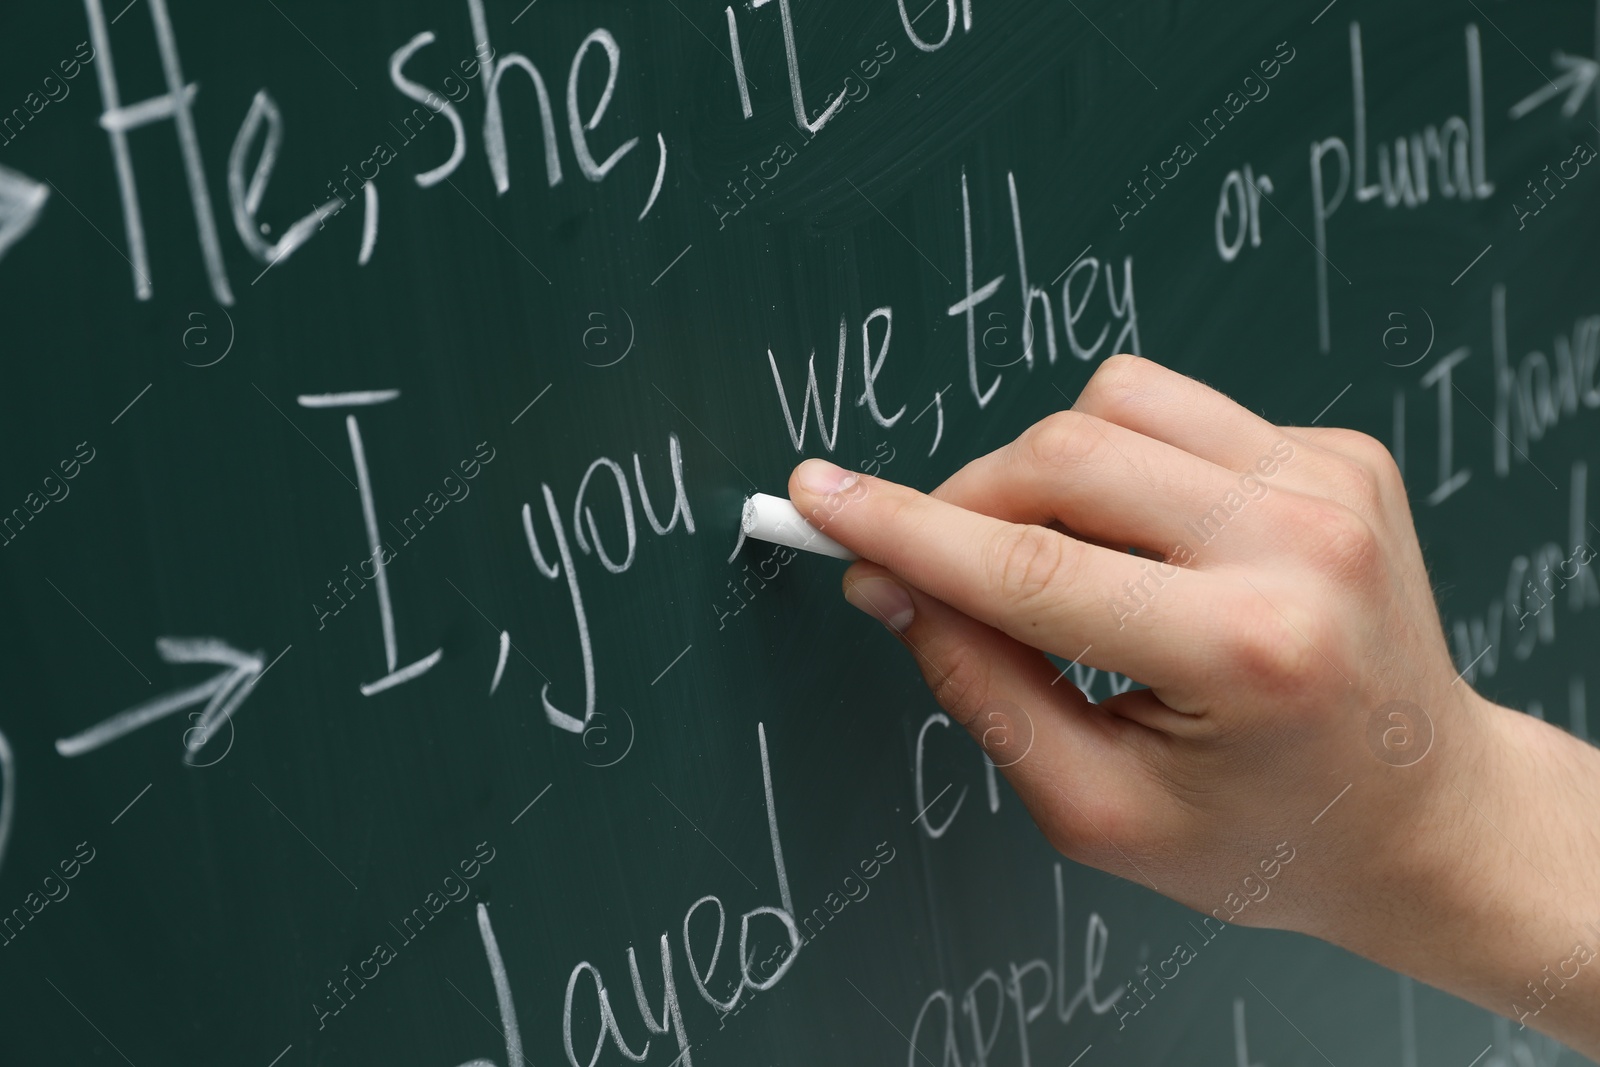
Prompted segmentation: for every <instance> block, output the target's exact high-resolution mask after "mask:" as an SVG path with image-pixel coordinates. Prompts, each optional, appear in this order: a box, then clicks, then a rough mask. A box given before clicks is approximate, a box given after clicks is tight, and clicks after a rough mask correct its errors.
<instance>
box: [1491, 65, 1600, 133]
mask: <svg viewBox="0 0 1600 1067" xmlns="http://www.w3.org/2000/svg"><path fill="white" fill-rule="evenodd" d="M1554 58H1555V62H1556V66H1558V67H1560V68H1561V70H1562V73H1561V74H1560V75H1558V76H1557V77H1556V78H1554V79H1552V80H1551V81H1550V84H1548V85H1545V86H1542V87H1540V88H1539V89H1538V90H1536V91H1534V92H1532V93H1529V94H1528V95H1527V96H1525V97H1523V98H1522V99H1521V100H1518V101H1517V102H1516V103H1515V104H1513V105H1511V117H1512V118H1514V119H1520V118H1521V117H1522V116H1524V115H1526V114H1527V113H1528V112H1530V111H1532V110H1533V109H1534V108H1536V107H1538V106H1539V105H1540V104H1542V103H1544V102H1545V101H1546V100H1550V99H1552V98H1554V97H1557V96H1560V95H1561V94H1562V93H1563V92H1565V93H1566V94H1567V102H1566V103H1565V104H1562V105H1561V113H1562V114H1563V115H1565V116H1566V117H1567V118H1571V117H1572V116H1573V115H1576V114H1577V113H1578V109H1579V108H1580V107H1582V106H1583V98H1584V97H1585V96H1588V95H1589V91H1590V90H1591V89H1593V88H1594V83H1595V79H1596V77H1600V63H1596V62H1595V61H1594V60H1592V59H1589V58H1587V57H1585V56H1569V55H1567V54H1566V53H1565V52H1557V53H1555V57H1554Z"/></svg>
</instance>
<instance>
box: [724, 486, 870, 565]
mask: <svg viewBox="0 0 1600 1067" xmlns="http://www.w3.org/2000/svg"><path fill="white" fill-rule="evenodd" d="M740 525H741V526H742V527H743V529H744V533H745V536H746V537H754V538H756V539H757V540H759V541H771V542H772V543H773V544H775V545H786V546H787V547H789V548H799V549H804V550H805V551H807V552H816V553H818V554H820V555H824V556H832V557H834V558H835V559H845V560H855V559H859V558H860V557H859V556H857V555H856V554H855V553H854V552H852V551H850V550H849V549H848V548H846V547H844V546H843V545H841V544H840V543H839V542H837V541H835V540H834V539H833V538H831V537H829V536H827V535H826V534H824V533H822V532H821V531H819V530H818V529H817V528H816V527H815V526H813V525H811V524H810V523H809V522H807V521H806V520H805V518H804V517H803V516H801V514H800V512H799V511H798V510H797V509H796V508H795V506H794V505H793V504H791V503H790V502H789V501H788V500H786V499H785V498H783V497H781V496H769V495H768V494H766V493H757V494H755V495H754V496H752V497H750V498H749V499H747V500H746V501H745V502H744V518H743V520H742V521H741V523H740Z"/></svg>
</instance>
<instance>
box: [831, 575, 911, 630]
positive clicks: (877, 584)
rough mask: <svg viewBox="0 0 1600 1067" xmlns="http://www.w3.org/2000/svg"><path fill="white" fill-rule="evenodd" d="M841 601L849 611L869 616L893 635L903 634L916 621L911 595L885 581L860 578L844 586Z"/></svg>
mask: <svg viewBox="0 0 1600 1067" xmlns="http://www.w3.org/2000/svg"><path fill="white" fill-rule="evenodd" d="M844 598H845V599H846V600H848V601H849V602H850V604H851V606H852V607H856V608H859V609H861V610H862V611H864V612H866V613H867V614H868V615H871V616H872V617H873V618H874V619H877V620H878V621H879V622H881V623H883V624H884V625H885V626H887V627H888V628H889V629H891V630H893V631H894V632H895V633H897V634H903V633H905V632H906V630H907V629H909V628H910V626H911V620H912V619H914V618H916V614H917V609H916V608H915V607H913V606H912V604H911V594H910V593H908V592H906V590H905V588H904V587H903V586H901V585H899V584H897V583H895V582H892V581H890V580H889V579H887V578H864V579H862V580H861V581H859V582H851V583H850V584H849V585H847V586H845V590H844Z"/></svg>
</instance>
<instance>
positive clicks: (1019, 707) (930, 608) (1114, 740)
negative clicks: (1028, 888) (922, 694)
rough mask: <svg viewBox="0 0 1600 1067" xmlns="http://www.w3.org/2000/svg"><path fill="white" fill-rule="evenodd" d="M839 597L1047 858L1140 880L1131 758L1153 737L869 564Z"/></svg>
mask: <svg viewBox="0 0 1600 1067" xmlns="http://www.w3.org/2000/svg"><path fill="white" fill-rule="evenodd" d="M844 596H845V599H846V600H847V601H848V602H849V603H850V604H851V605H853V606H854V607H856V608H858V609H860V610H861V611H863V612H865V613H866V614H868V615H870V616H872V617H873V618H875V619H877V620H878V621H879V622H881V623H883V624H884V625H885V626H886V627H888V629H889V630H890V632H891V633H893V634H894V635H895V636H896V637H897V638H898V639H899V640H900V642H901V643H902V644H903V645H904V646H905V647H906V649H907V650H908V651H909V652H910V653H911V654H912V657H913V658H914V659H915V661H916V664H917V667H918V669H919V670H920V671H921V672H922V678H923V681H924V682H926V683H927V685H928V688H929V689H930V690H931V691H932V692H933V696H934V698H935V699H936V700H937V701H938V703H939V706H940V707H941V708H943V709H944V710H945V712H946V713H947V714H948V715H949V716H950V718H952V719H954V720H955V721H956V722H958V723H960V724H961V725H962V726H964V727H966V729H967V731H968V733H970V734H971V735H972V738H973V740H975V741H976V742H977V743H978V745H979V747H981V748H982V749H983V750H984V753H985V754H986V755H987V756H988V758H989V760H990V761H991V762H992V763H994V765H995V766H996V767H997V768H998V769H999V770H1000V771H1001V773H1003V774H1004V775H1005V776H1006V779H1007V781H1009V782H1010V783H1011V786H1012V788H1013V789H1015V790H1016V792H1017V795H1018V796H1019V797H1020V798H1021V800H1022V802H1023V804H1024V805H1025V806H1026V807H1027V809H1028V812H1029V814H1031V815H1032V816H1033V819H1034V822H1036V823H1037V824H1038V825H1039V828H1040V830H1042V831H1043V832H1044V834H1045V837H1046V838H1047V839H1048V840H1049V841H1050V842H1051V843H1052V844H1053V845H1055V847H1056V848H1057V849H1059V850H1060V851H1062V852H1063V853H1065V854H1066V855H1068V856H1070V857H1072V858H1073V859H1075V860H1079V861H1080V862H1084V863H1089V864H1091V865H1093V866H1095V867H1099V868H1100V869H1102V870H1108V871H1112V872H1114V873H1117V874H1121V875H1123V876H1124V877H1127V878H1129V879H1135V878H1139V875H1138V874H1137V865H1136V864H1135V863H1134V862H1133V859H1131V858H1130V857H1129V856H1128V853H1129V852H1135V853H1136V852H1137V851H1138V850H1139V840H1138V839H1139V838H1141V837H1143V836H1144V834H1142V833H1141V832H1140V830H1139V827H1140V825H1141V824H1143V823H1145V822H1147V821H1148V820H1147V818H1146V817H1145V816H1147V815H1148V814H1150V813H1149V812H1148V811H1142V810H1141V808H1144V807H1148V806H1149V805H1150V803H1151V801H1150V798H1151V797H1153V796H1155V795H1156V794H1157V793H1158V792H1159V791H1158V790H1155V789H1150V788H1148V785H1149V783H1148V773H1147V771H1146V768H1147V767H1149V766H1150V763H1149V762H1148V761H1147V760H1145V759H1144V758H1142V757H1143V756H1144V755H1145V754H1146V752H1147V750H1148V749H1149V748H1151V747H1152V746H1156V745H1160V744H1162V743H1163V738H1162V737H1161V735H1159V734H1158V733H1157V732H1156V731H1154V730H1151V729H1149V728H1147V727H1144V726H1141V725H1139V724H1138V723H1135V722H1132V721H1130V720H1127V719H1124V718H1121V717H1119V716H1117V715H1114V714H1111V713H1109V712H1107V711H1105V710H1104V709H1102V708H1099V707H1097V706H1096V705H1094V704H1092V703H1090V701H1089V700H1088V698H1086V697H1085V696H1084V695H1083V693H1082V692H1081V691H1080V690H1079V689H1078V687H1077V686H1076V685H1074V684H1073V683H1072V681H1071V680H1070V679H1068V678H1066V677H1065V674H1066V672H1065V671H1061V672H1058V671H1057V670H1056V668H1055V667H1054V666H1053V665H1052V664H1051V663H1050V661H1049V660H1048V659H1046V658H1045V657H1044V655H1043V654H1042V653H1040V652H1039V651H1038V650H1037V649H1034V648H1030V647H1029V646H1027V645H1025V644H1023V643H1022V642H1020V641H1018V640H1016V639H1015V638H1012V637H1010V636H1008V635H1006V634H1004V633H1001V632H1000V631H999V630H996V629H994V628H993V627H990V626H987V625H985V624H984V623H981V622H979V621H978V620H976V619H974V618H972V617H971V616H968V615H965V614H962V613H961V612H959V611H957V610H956V609H954V608H952V607H950V606H949V605H948V604H945V603H943V602H942V601H940V600H938V599H936V598H934V597H932V596H929V595H928V594H927V593H924V592H922V591H921V590H919V589H916V588H913V587H911V586H909V585H907V584H905V583H903V582H902V581H900V580H899V579H898V578H897V577H895V576H894V575H893V574H892V573H891V572H889V571H888V570H886V569H885V568H883V567H881V566H879V565H877V564H875V563H868V562H861V563H857V564H855V565H854V566H852V567H851V568H850V569H849V570H848V571H846V572H845V576H844ZM1139 880H1141V881H1143V880H1145V879H1142V878H1139Z"/></svg>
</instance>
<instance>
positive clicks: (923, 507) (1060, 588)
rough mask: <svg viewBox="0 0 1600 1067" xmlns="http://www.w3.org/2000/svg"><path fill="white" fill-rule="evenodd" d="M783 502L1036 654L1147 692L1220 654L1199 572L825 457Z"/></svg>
mask: <svg viewBox="0 0 1600 1067" xmlns="http://www.w3.org/2000/svg"><path fill="white" fill-rule="evenodd" d="M789 495H790V498H791V499H792V500H793V502H794V505H795V507H796V508H798V509H799V511H800V513H801V514H802V515H804V516H806V517H807V520H808V521H810V522H811V524H812V525H814V526H816V527H817V528H818V529H821V530H824V531H826V533H827V534H828V536H829V537H832V538H834V539H835V540H837V541H839V542H840V543H841V544H843V545H845V546H846V547H848V548H850V549H851V550H852V551H854V552H855V553H856V554H858V555H860V556H861V557H862V558H864V559H869V560H872V561H873V562H875V563H878V564H881V565H882V566H884V567H886V568H888V569H889V570H890V571H892V572H894V573H895V574H896V575H897V576H899V577H900V578H901V579H902V580H904V581H905V582H907V583H908V584H910V585H912V586H915V587H916V588H918V589H921V590H922V591H923V592H926V593H928V594H930V595H932V596H934V597H937V598H938V599H940V600H942V601H944V602H945V603H947V604H949V605H951V606H952V607H954V608H956V609H957V610H959V611H961V612H964V613H965V614H967V615H970V616H972V617H973V618H975V619H978V620H979V621H981V622H984V623H987V624H988V625H990V626H993V627H994V628H995V629H997V630H1000V631H1002V632H1004V633H1007V634H1010V635H1011V636H1012V637H1015V638H1016V639H1017V640H1019V641H1023V642H1026V643H1027V644H1029V645H1032V646H1033V647H1035V648H1041V649H1043V650H1045V651H1047V652H1053V653H1055V654H1056V655H1058V656H1062V657H1064V658H1071V659H1075V660H1077V661H1079V662H1082V663H1085V664H1087V665H1089V666H1093V667H1098V668H1100V669H1102V670H1113V671H1117V672H1119V673H1122V674H1126V675H1128V676H1130V677H1133V678H1137V679H1138V680H1139V681H1142V682H1144V683H1145V684H1147V685H1149V686H1151V687H1153V688H1161V687H1162V686H1163V685H1168V684H1172V683H1175V682H1177V681H1178V680H1179V679H1182V678H1184V677H1189V678H1193V677H1197V676H1200V675H1201V673H1202V671H1203V668H1204V666H1205V664H1206V663H1208V662H1211V661H1212V660H1213V659H1214V658H1215V657H1216V656H1217V655H1220V653H1221V650H1220V649H1219V648H1214V647H1212V645H1213V643H1214V641H1215V638H1214V637H1213V636H1212V635H1213V634H1214V633H1215V627H1210V626H1206V625H1205V624H1204V621H1205V619H1206V618H1208V617H1212V616H1214V614H1215V605H1216V603H1217V600H1218V599H1219V594H1220V590H1215V589H1212V588H1211V587H1212V586H1213V585H1214V584H1215V579H1213V578H1212V577H1210V576H1209V575H1207V574H1205V573H1203V572H1200V571H1192V570H1186V569H1184V568H1182V567H1177V566H1173V565H1171V564H1166V563H1162V562H1160V561H1156V560H1149V559H1144V558H1142V557H1140V556H1135V555H1132V554H1130V553H1127V552H1119V551H1115V550H1113V549H1109V548H1102V547H1100V546H1098V545H1092V544H1088V543H1086V542H1083V541H1079V540H1076V539H1074V538H1072V537H1068V536H1067V535H1065V534H1061V533H1057V532H1056V531H1054V530H1050V529H1047V528H1045V527H1043V526H1035V525H1031V524H1027V523H1012V522H1005V521H1003V520H1000V519H996V518H991V517H989V516H987V515H981V514H979V513H977V512H973V511H968V510H966V509H965V508H961V507H957V506H956V505H954V504H950V503H947V502H945V501H942V500H936V499H934V498H933V497H930V496H927V495H925V494H923V493H919V492H917V491H916V490H915V489H911V488H908V487H906V486H903V485H898V484H896V483H894V482H890V481H885V480H883V479H881V478H872V477H868V476H866V475H858V474H853V473H851V472H848V471H845V470H842V469H840V468H839V467H836V466H834V465H833V464H832V463H828V462H826V461H824V460H817V459H812V460H807V461H806V462H804V463H802V464H801V465H800V466H798V467H796V468H795V470H794V473H793V474H792V475H791V476H790V478H789ZM1153 633H1159V634H1160V635H1161V637H1160V639H1159V640H1156V639H1152V634H1153Z"/></svg>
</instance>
